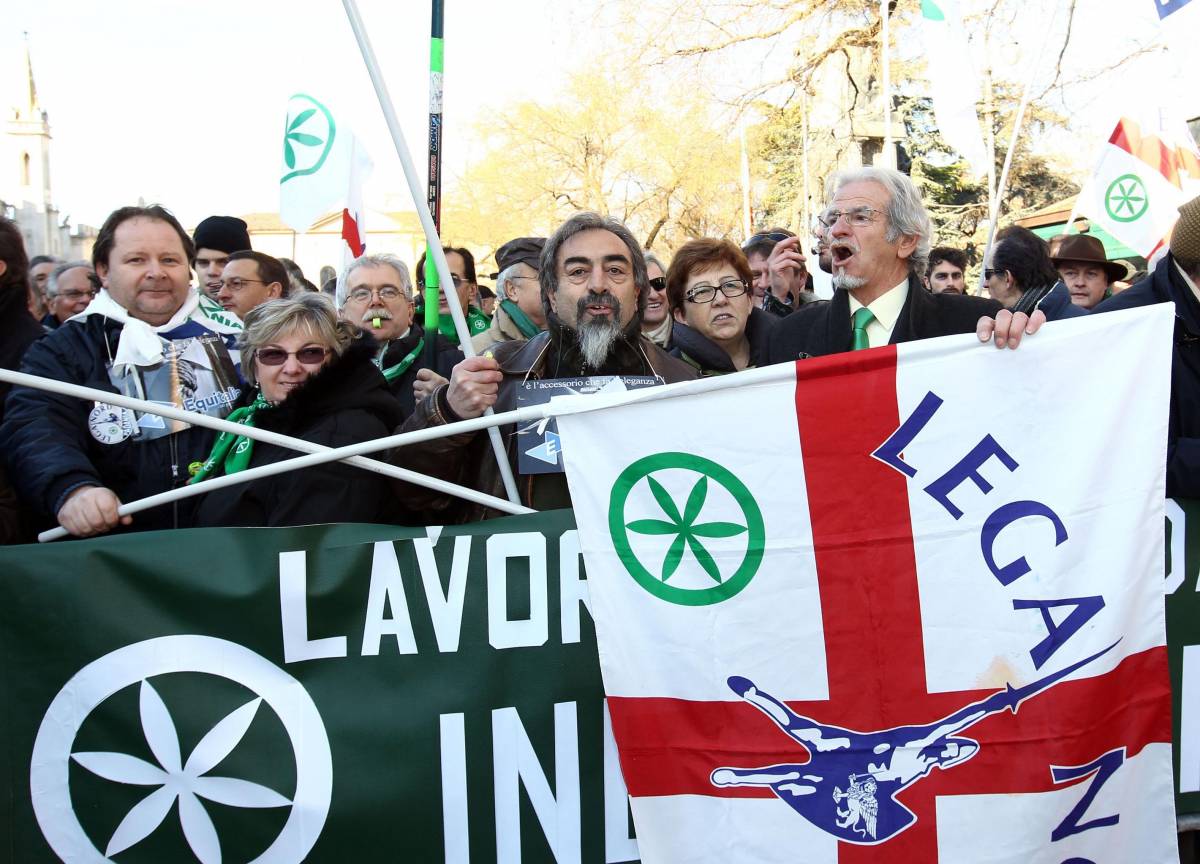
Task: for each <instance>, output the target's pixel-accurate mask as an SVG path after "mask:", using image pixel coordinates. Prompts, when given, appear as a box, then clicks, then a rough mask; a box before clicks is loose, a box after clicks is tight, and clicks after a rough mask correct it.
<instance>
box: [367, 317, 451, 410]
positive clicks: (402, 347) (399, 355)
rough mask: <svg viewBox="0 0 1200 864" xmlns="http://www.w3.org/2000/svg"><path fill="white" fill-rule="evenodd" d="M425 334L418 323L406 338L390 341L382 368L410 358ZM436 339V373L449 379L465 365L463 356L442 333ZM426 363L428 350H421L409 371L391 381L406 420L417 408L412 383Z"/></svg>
mask: <svg viewBox="0 0 1200 864" xmlns="http://www.w3.org/2000/svg"><path fill="white" fill-rule="evenodd" d="M368 332H370V331H368ZM423 335H424V331H423V330H422V329H421V328H420V327H419V326H417V325H416V324H413V325H412V327H411V328H410V329H409V331H408V334H407V335H406V336H404V337H402V338H400V339H393V340H392V341H391V342H389V343H388V346H387V351H386V352H384V355H383V362H382V363H381V364H380V366H381V368H382V369H387V368H389V367H391V366H395V365H396V364H397V363H399V362H400V361H401V360H403V359H404V358H405V357H407V356H408V354H409V352H410V351H412V350H413V349H414V348H415V347H417V341H418V340H419V339H420V338H421V337H422V336H423ZM435 336H436V338H437V354H436V355H435V360H434V369H433V371H434V372H436V373H437V374H439V375H441V376H442V377H443V378H449V377H450V373H451V372H452V371H454V367H455V366H456V365H457V364H458V363H461V362H462V359H463V353H462V351H460V350H459V349H458V346H457V345H455V344H453V343H452V342H451V341H450V340H449V339H447V338H446V337H445V336H443V335H442V334H441V333H437V334H435ZM424 362H425V349H424V347H422V349H421V353H420V354H419V355H418V356H417V359H416V361H415V362H414V363H413V364H412V365H411V366H409V367H408V371H406V372H405V373H404V374H403V375H401V376H400V377H398V378H395V379H393V380H392V381H389V382H388V385H387V386H388V389H389V390H391V391H392V395H393V396H395V397H396V399H397V401H398V402H399V403H400V411H401V413H402V414H403V415H404V416H405V417H408V416H409V415H410V414H412V413H413V408H415V407H416V401H417V400H416V397H415V396H414V395H413V383H414V382H415V381H416V380H417V370H419V369H421V368H422V365H423V364H424Z"/></svg>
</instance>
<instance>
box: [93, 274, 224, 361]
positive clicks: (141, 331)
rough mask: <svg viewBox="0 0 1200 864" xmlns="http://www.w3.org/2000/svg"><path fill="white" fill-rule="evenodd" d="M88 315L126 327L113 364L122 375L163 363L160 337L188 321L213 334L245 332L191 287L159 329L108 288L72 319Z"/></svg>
mask: <svg viewBox="0 0 1200 864" xmlns="http://www.w3.org/2000/svg"><path fill="white" fill-rule="evenodd" d="M89 315H103V316H104V317H105V318H111V319H113V320H114V321H120V322H121V323H122V324H123V325H124V327H123V328H122V330H121V339H120V341H119V342H118V344H117V356H116V357H114V358H113V364H112V365H113V368H114V369H115V370H116V371H117V372H119V373H123V372H124V371H125V368H126V367H129V366H155V365H157V364H159V363H161V362H162V361H163V343H162V338H161V337H160V336H159V334H160V333H167V332H170V331H171V330H174V329H175V328H176V327H179V326H181V325H182V324H184V323H185V322H187V321H189V320H190V321H195V322H196V323H197V324H199V325H200V326H201V327H204V328H205V329H206V330H211V331H212V332H214V333H240V332H241V331H242V324H241V322H240V321H239V320H238V319H237V317H235V316H234V315H231V314H229V313H227V312H225V311H224V310H223V309H221V307H220V306H217V305H216V304H215V303H213V302H212V301H211V300H209V299H208V298H207V297H202V296H201V294H200V292H199V291H198V290H196V289H195V288H192V287H189V288H188V293H187V297H186V298H185V299H184V301H183V305H182V306H180V307H179V309H177V310H176V311H175V314H174V315H172V316H171V320H170V321H168V322H167V323H166V324H160V325H159V326H157V327H154V326H152V325H150V324H147V323H146V322H145V321H142V320H141V319H139V318H134V317H132V316H131V315H130V314H129V312H128V310H126V309H125V307H124V306H122V305H121V304H120V303H118V302H117V301H116V300H114V299H113V298H112V295H111V294H109V293H108V289H107V288H103V289H101V290H100V293H99V294H98V295H96V299H95V300H93V301H92V302H91V303H89V304H88V307H87V308H86V309H84V310H83V311H82V312H80V313H79V314H78V315H74V316H72V317H71V318H70V320H71V321H82V320H83V319H84V318H87V317H88V316H89Z"/></svg>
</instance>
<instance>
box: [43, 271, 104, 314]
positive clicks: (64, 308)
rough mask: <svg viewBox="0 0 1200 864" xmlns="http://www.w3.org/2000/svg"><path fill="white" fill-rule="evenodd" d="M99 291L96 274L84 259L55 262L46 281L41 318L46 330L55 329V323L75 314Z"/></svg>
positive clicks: (98, 281) (86, 305) (98, 279)
mask: <svg viewBox="0 0 1200 864" xmlns="http://www.w3.org/2000/svg"><path fill="white" fill-rule="evenodd" d="M99 293H100V277H98V276H97V275H96V271H95V270H93V269H92V265H91V264H89V263H88V262H86V261H68V262H67V263H66V264H59V265H58V266H57V267H55V268H54V270H53V271H52V272H51V273H50V278H49V279H47V280H46V308H47V309H49V310H50V311H48V312H47V313H46V316H45V317H44V318H42V326H43V327H45V328H46V331H47V332H49V331H51V330H57V329H58V326H59V325H60V324H62V323H63V322H64V321H66V320H67V319H68V318H70V317H71V316H72V315H78V314H79V313H80V312H82V311H83V310H84V309H87V307H88V304H89V303H91V302H92V300H93V299H94V298H95V296H96V295H97V294H99Z"/></svg>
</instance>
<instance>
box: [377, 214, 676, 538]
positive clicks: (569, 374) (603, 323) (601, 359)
mask: <svg viewBox="0 0 1200 864" xmlns="http://www.w3.org/2000/svg"><path fill="white" fill-rule="evenodd" d="M538 282H539V285H540V289H541V299H542V311H543V313H544V314H545V316H546V322H547V329H546V331H545V332H543V333H539V334H537V335H536V336H534V337H533V338H532V339H530V340H529V341H528V342H503V343H500V344H498V345H496V346H494V348H492V349H490V350H489V352H488V354H485V355H482V356H477V357H469V358H467V359H466V360H464V361H463V362H462V363H459V364H458V365H457V366H455V367H454V372H453V374H452V375H451V376H450V381H449V383H448V384H445V385H442V386H441V387H439V388H438V389H437V390H435V391H434V392H433V394H432V395H430V396H429V397H428V398H427V399H425V400H424V401H423V402H421V403H420V404H419V405H418V406H417V410H416V411H415V412H414V414H413V416H412V417H410V418H409V419H408V421H407V422H406V423H405V424H404V425H403V426H402V427H401V431H404V432H409V431H412V430H415V429H422V428H426V427H429V426H439V425H443V424H446V423H452V422H454V421H457V420H465V419H469V418H472V417H478V416H479V415H481V414H482V413H483V412H484V411H486V410H487V409H488V408H491V407H494V408H495V410H496V411H497V412H502V411H509V410H512V409H513V408H514V407H516V404H517V398H518V395H519V393H520V392H521V385H522V384H523V382H528V381H537V380H546V379H563V378H568V379H578V378H581V377H585V376H593V375H597V376H610V375H614V376H637V377H651V378H655V379H657V380H659V381H662V382H665V383H670V382H674V381H685V380H689V379H692V378H695V377H696V372H695V370H694V369H693V368H692V367H691V366H689V365H687V364H686V363H684V362H683V361H681V360H676V359H675V358H674V357H671V356H669V355H667V353H666V352H664V351H663V350H662V349H661V348H659V347H658V346H657V345H655V344H654V343H653V342H651V341H650V340H649V339H647V338H646V337H645V336H643V335H642V332H641V324H642V318H641V313H642V308H643V307H644V305H645V302H646V294H647V292H648V290H649V287H650V286H649V281H648V276H647V273H646V259H645V256H644V253H643V252H642V248H641V246H640V245H639V244H638V242H637V240H636V239H634V236H633V234H631V233H630V231H629V229H628V228H626V227H625V226H624V225H622V224H621V223H620V222H618V221H616V220H615V219H611V218H608V217H604V216H600V215H598V214H596V213H577V214H576V215H574V216H572V217H571V218H570V219H568V220H567V221H566V222H564V223H563V224H562V225H561V226H560V227H559V229H558V230H557V231H555V232H554V234H553V235H552V236H551V237H550V239H548V240H547V241H546V244H545V247H544V248H543V250H542V255H541V259H540V261H539V267H538ZM501 431H502V437H503V439H504V440H505V441H508V442H509V450H508V455H509V461H510V462H511V463H512V465H513V471H514V473H518V474H519V460H518V458H517V457H518V452H517V451H518V450H519V449H521V445H522V443H523V442H524V441H526V440H527V439H526V438H520V439H519V438H518V436H517V435H516V434H515V430H514V429H513V428H512V427H507V428H505V429H502V430H501ZM392 461H393V462H395V463H396V464H398V465H400V466H402V467H405V468H411V469H413V470H417V471H423V472H425V473H427V474H432V475H434V476H437V477H441V478H443V479H446V480H450V481H452V482H455V483H459V484H461V485H464V486H470V487H472V488H475V489H478V490H480V491H483V492H487V493H490V494H492V495H498V496H503V495H504V487H503V484H502V482H501V478H500V471H499V467H498V466H497V465H496V461H495V456H494V455H493V451H492V448H491V446H489V443H488V439H487V436H486V435H485V434H484V433H483V432H479V433H467V434H464V435H455V436H452V437H449V438H440V439H438V440H436V441H427V442H424V443H421V444H414V445H409V446H407V447H402V448H400V449H399V450H397V451H396V452H395V453H394V454H393V455H392ZM517 486H518V487H519V489H520V490H521V499H522V502H523V503H524V504H526V505H528V506H530V507H533V508H535V509H538V510H544V509H554V508H558V507H566V506H570V496H569V494H568V493H567V484H566V479H565V475H564V474H561V473H548V474H546V473H530V474H529V475H527V476H518V480H517ZM397 497H398V499H399V500H400V501H401V502H402V504H403V506H405V507H406V508H410V509H412V510H413V511H415V512H417V513H422V514H424V516H425V518H432V519H434V520H436V521H437V522H439V523H442V524H445V523H448V522H451V521H455V520H459V521H474V520H477V519H479V518H483V517H485V516H489V515H496V514H494V513H492V512H490V511H487V510H486V509H485V508H483V507H481V506H480V505H475V504H471V505H459V504H458V502H457V500H456V499H452V498H450V497H449V496H445V495H440V494H438V493H432V492H430V491H429V490H428V489H424V488H416V487H412V486H408V485H407V484H401V485H399V486H398V487H397Z"/></svg>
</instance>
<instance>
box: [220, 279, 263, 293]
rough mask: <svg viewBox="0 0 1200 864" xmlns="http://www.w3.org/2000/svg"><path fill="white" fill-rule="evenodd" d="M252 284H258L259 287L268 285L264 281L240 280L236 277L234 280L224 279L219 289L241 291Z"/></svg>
mask: <svg viewBox="0 0 1200 864" xmlns="http://www.w3.org/2000/svg"><path fill="white" fill-rule="evenodd" d="M251 282H257V283H258V284H259V285H266V284H267V283H266V282H264V281H263V280H262V279H239V278H237V277H236V276H235V277H234V278H232V279H222V280H221V281H219V282H218V283H217V289H218V290H220V289H221V288H228V289H229V290H230V291H241V290H242V289H243V288H245V287H246V286H247V285H249V284H250V283H251Z"/></svg>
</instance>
